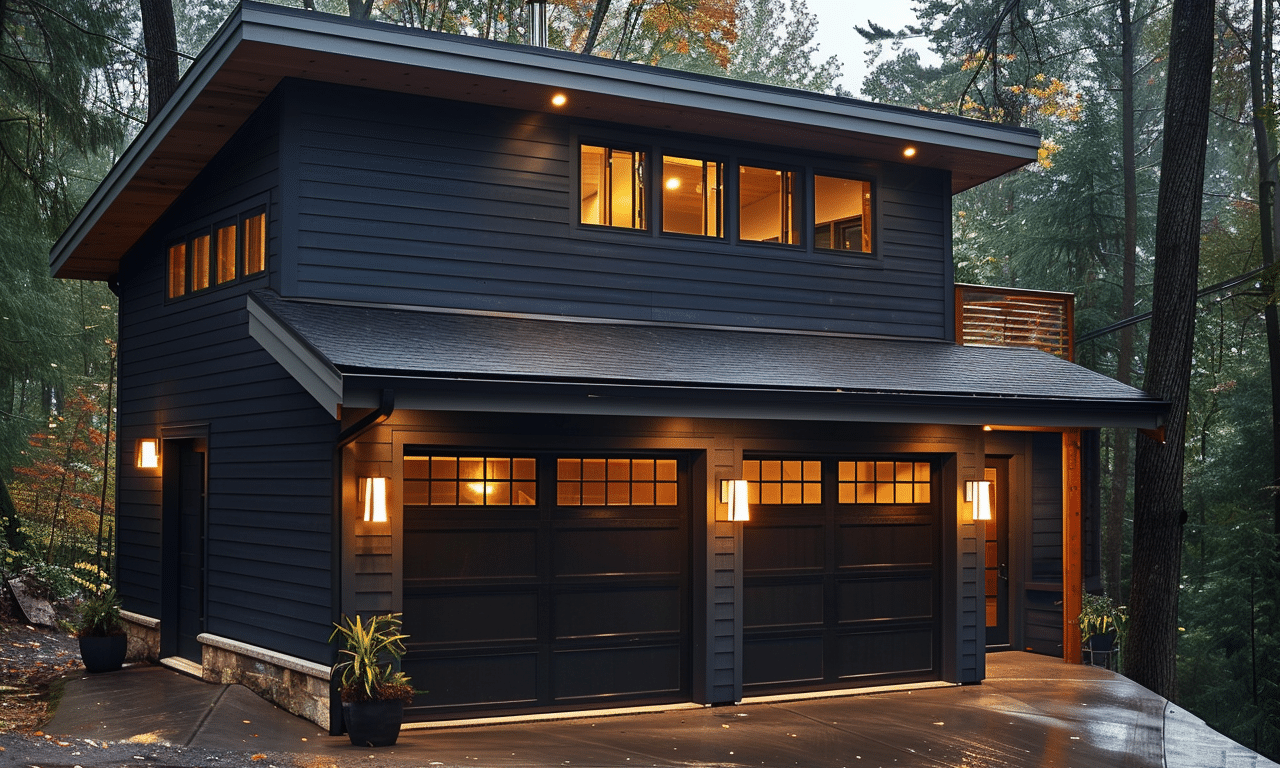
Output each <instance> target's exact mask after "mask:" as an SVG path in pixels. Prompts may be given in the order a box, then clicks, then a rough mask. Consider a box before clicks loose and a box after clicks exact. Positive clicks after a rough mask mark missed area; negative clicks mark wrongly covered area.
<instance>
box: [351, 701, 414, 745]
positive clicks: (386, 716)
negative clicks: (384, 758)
mask: <svg viewBox="0 0 1280 768" xmlns="http://www.w3.org/2000/svg"><path fill="white" fill-rule="evenodd" d="M342 718H343V720H344V721H346V724H347V735H348V736H350V737H351V743H352V744H354V745H355V746H357V747H390V746H394V745H395V743H396V739H398V738H400V723H401V722H402V721H403V720H404V702H403V701H400V700H399V699H396V700H390V701H388V700H383V701H345V702H343V703H342Z"/></svg>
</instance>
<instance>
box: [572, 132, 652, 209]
mask: <svg viewBox="0 0 1280 768" xmlns="http://www.w3.org/2000/svg"><path fill="white" fill-rule="evenodd" d="M645 162H646V160H645V153H644V152H642V151H632V150H627V149H616V148H613V147H601V146H594V145H590V144H583V145H582V155H581V171H580V173H581V180H582V186H581V196H582V199H581V203H582V214H581V216H582V218H581V221H582V223H583V224H597V225H600V226H605V227H621V228H623V229H648V212H647V210H646V205H645V203H646V201H645Z"/></svg>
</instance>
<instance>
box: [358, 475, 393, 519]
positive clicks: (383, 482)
mask: <svg viewBox="0 0 1280 768" xmlns="http://www.w3.org/2000/svg"><path fill="white" fill-rule="evenodd" d="M360 491H361V495H362V496H363V497H364V521H365V522H366V523H385V522H387V478H385V477H362V478H360Z"/></svg>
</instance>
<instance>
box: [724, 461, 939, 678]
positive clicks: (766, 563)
mask: <svg viewBox="0 0 1280 768" xmlns="http://www.w3.org/2000/svg"><path fill="white" fill-rule="evenodd" d="M743 473H744V475H745V476H746V478H747V480H748V484H749V485H748V487H749V488H750V489H751V498H750V502H751V504H752V514H751V521H750V522H748V523H746V524H745V526H744V527H743V537H744V554H743V573H744V592H745V598H744V634H743V646H744V647H743V653H744V671H743V684H744V687H745V689H746V691H747V692H748V693H766V692H775V691H784V690H793V691H803V690H816V689H823V688H841V687H856V686H866V685H877V684H881V683H886V682H914V681H919V680H935V679H937V678H938V676H939V663H940V642H941V640H940V629H941V626H940V623H939V622H940V610H939V599H940V598H939V595H940V585H939V578H940V572H939V512H938V510H939V505H938V503H937V499H938V497H939V494H938V493H937V492H936V490H935V488H934V486H935V481H934V476H935V475H936V474H937V473H936V470H935V468H934V465H933V464H932V463H931V462H930V461H928V460H925V461H915V460H912V459H910V458H906V457H904V458H886V459H868V460H831V459H827V460H807V459H768V458H765V459H759V460H756V459H752V458H750V457H748V458H747V459H744V461H743Z"/></svg>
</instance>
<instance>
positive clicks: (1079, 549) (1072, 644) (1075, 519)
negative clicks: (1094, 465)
mask: <svg viewBox="0 0 1280 768" xmlns="http://www.w3.org/2000/svg"><path fill="white" fill-rule="evenodd" d="M1081 473H1082V468H1081V466H1080V430H1078V429H1069V430H1064V431H1063V433H1062V658H1063V659H1064V660H1065V661H1066V662H1067V663H1068V664H1080V663H1081V662H1082V661H1083V654H1082V653H1081V648H1080V646H1081V641H1080V622H1079V621H1078V618H1079V616H1080V609H1081V607H1082V605H1083V601H1084V548H1083V541H1084V522H1083V513H1084V509H1083V495H1082V476H1081Z"/></svg>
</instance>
